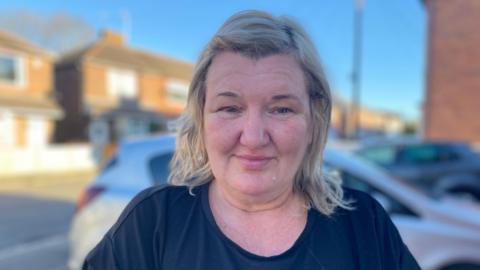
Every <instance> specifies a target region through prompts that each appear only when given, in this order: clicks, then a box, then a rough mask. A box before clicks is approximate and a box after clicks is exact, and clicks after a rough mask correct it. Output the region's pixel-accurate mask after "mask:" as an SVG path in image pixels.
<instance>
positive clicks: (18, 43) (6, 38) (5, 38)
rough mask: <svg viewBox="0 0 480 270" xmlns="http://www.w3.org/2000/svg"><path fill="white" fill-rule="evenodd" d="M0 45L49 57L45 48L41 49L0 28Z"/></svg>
mask: <svg viewBox="0 0 480 270" xmlns="http://www.w3.org/2000/svg"><path fill="white" fill-rule="evenodd" d="M0 47H4V48H7V49H11V50H16V51H21V52H25V53H28V54H35V55H43V56H47V57H51V55H50V54H49V53H48V52H47V51H46V50H44V49H41V48H39V47H37V46H35V45H33V44H32V43H30V42H28V41H26V40H24V39H22V38H20V37H18V36H16V35H14V34H12V33H9V32H6V31H4V30H0Z"/></svg>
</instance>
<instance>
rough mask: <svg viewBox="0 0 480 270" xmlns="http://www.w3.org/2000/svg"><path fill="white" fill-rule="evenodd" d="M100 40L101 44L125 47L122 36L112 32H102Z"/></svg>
mask: <svg viewBox="0 0 480 270" xmlns="http://www.w3.org/2000/svg"><path fill="white" fill-rule="evenodd" d="M100 40H101V42H103V43H106V44H110V45H116V46H123V44H124V40H123V36H122V34H120V33H117V32H113V31H111V30H104V31H102V33H101V34H100Z"/></svg>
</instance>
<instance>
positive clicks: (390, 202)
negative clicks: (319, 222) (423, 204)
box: [339, 171, 418, 216]
mask: <svg viewBox="0 0 480 270" xmlns="http://www.w3.org/2000/svg"><path fill="white" fill-rule="evenodd" d="M339 173H340V176H341V178H342V180H343V186H345V187H348V188H351V189H356V190H360V191H363V192H365V193H368V194H370V196H372V197H374V198H375V199H376V200H377V201H378V202H379V203H380V204H381V205H382V206H383V208H384V209H385V210H386V211H387V212H388V213H389V214H399V215H407V216H418V215H417V214H415V212H413V211H412V210H411V209H410V208H408V207H407V206H405V205H404V204H402V203H400V202H399V201H397V200H396V199H394V198H392V197H391V196H390V195H388V194H386V193H385V192H382V191H380V190H378V189H376V188H375V187H373V186H371V185H370V184H368V183H366V182H365V181H362V180H361V179H360V178H358V177H356V176H354V175H352V174H350V173H347V172H343V171H342V172H339Z"/></svg>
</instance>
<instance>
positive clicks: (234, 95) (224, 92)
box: [216, 91, 239, 97]
mask: <svg viewBox="0 0 480 270" xmlns="http://www.w3.org/2000/svg"><path fill="white" fill-rule="evenodd" d="M216 97H239V95H238V94H237V93H234V92H231V91H223V92H220V93H218V94H217V95H216Z"/></svg>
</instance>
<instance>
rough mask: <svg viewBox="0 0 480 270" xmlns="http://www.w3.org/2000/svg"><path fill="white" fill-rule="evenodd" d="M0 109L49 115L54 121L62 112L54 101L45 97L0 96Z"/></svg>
mask: <svg viewBox="0 0 480 270" xmlns="http://www.w3.org/2000/svg"><path fill="white" fill-rule="evenodd" d="M0 107H6V108H9V109H12V110H16V111H21V112H30V113H31V112H35V113H44V114H50V115H52V116H53V117H54V118H56V119H58V118H60V117H62V116H63V113H62V110H61V109H60V107H59V106H58V105H57V104H56V103H55V101H53V100H52V99H49V98H45V97H44V98H40V97H31V96H13V95H0Z"/></svg>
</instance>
